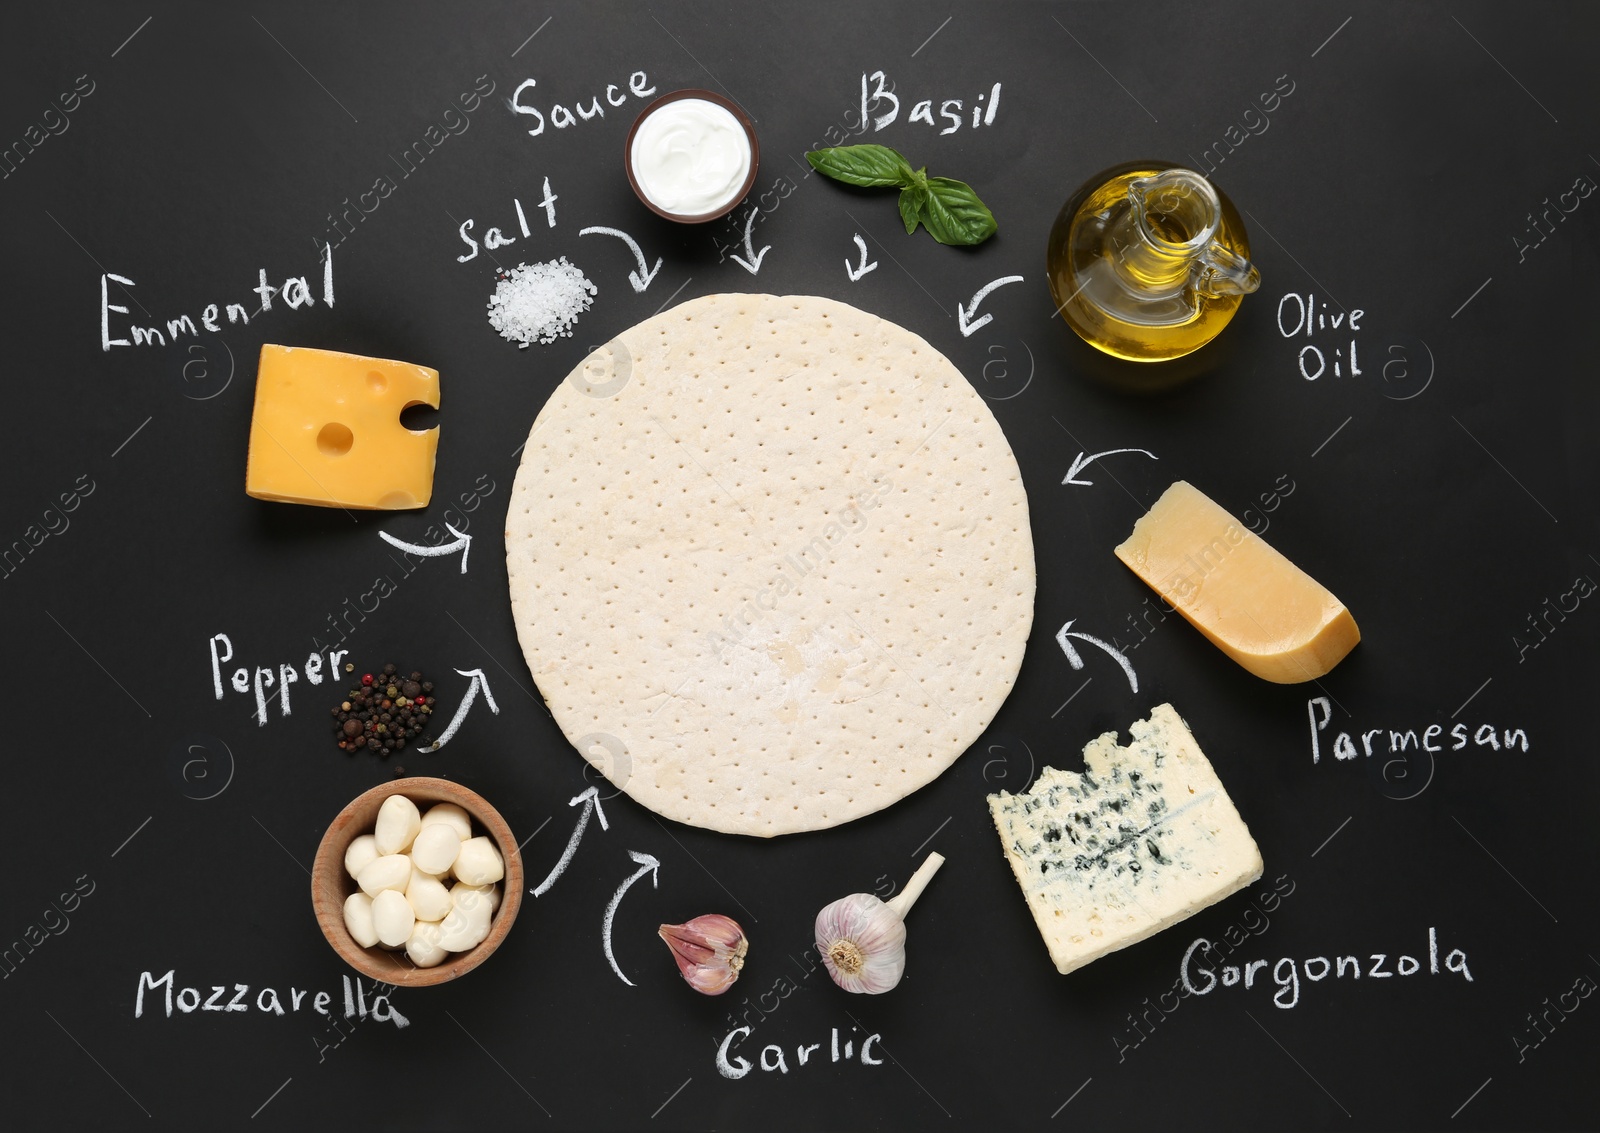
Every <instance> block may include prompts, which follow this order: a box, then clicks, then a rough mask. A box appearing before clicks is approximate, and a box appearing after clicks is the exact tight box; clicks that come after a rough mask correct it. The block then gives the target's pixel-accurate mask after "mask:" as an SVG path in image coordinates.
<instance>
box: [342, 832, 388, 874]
mask: <svg viewBox="0 0 1600 1133" xmlns="http://www.w3.org/2000/svg"><path fill="white" fill-rule="evenodd" d="M379 856H380V855H379V854H378V840H377V839H376V838H374V837H373V836H372V835H371V834H363V835H361V836H360V837H358V838H356V839H355V840H354V841H352V842H351V843H350V847H349V849H347V850H345V852H344V871H345V872H346V873H348V874H349V875H350V876H351V877H357V876H359V875H360V873H361V871H362V870H364V869H366V868H367V866H369V865H371V864H372V863H373V862H374V861H376V860H377V859H378V857H379Z"/></svg>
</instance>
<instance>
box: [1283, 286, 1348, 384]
mask: <svg viewBox="0 0 1600 1133" xmlns="http://www.w3.org/2000/svg"><path fill="white" fill-rule="evenodd" d="M1291 301H1292V302H1293V304H1294V305H1293V307H1291V306H1290V302H1291ZM1365 314H1366V312H1365V311H1363V310H1362V309H1361V308H1359V307H1357V308H1356V309H1355V310H1353V311H1350V312H1349V313H1348V314H1347V313H1346V312H1344V311H1342V310H1341V311H1337V312H1334V311H1331V310H1329V309H1328V304H1327V303H1326V302H1324V303H1323V304H1322V308H1321V310H1318V309H1317V297H1316V296H1315V295H1314V294H1312V293H1311V292H1309V291H1308V292H1307V293H1306V294H1305V295H1303V296H1302V295H1298V294H1296V293H1295V292H1293V291H1291V292H1289V293H1288V294H1287V295H1285V296H1284V297H1283V298H1282V299H1279V300H1278V333H1279V334H1281V335H1283V337H1284V338H1293V337H1295V335H1297V334H1302V333H1303V334H1304V335H1305V336H1306V337H1307V338H1310V337H1311V336H1312V335H1314V334H1316V332H1317V331H1319V330H1320V331H1328V330H1334V331H1337V330H1341V329H1344V330H1348V332H1349V334H1350V340H1349V348H1350V357H1349V366H1350V376H1351V377H1355V378H1359V377H1360V376H1361V368H1360V365H1359V363H1358V355H1357V353H1356V339H1355V336H1356V334H1357V333H1358V332H1359V331H1360V330H1361V317H1362V316H1363V315H1365ZM1286 320H1287V321H1286ZM1344 351H1345V348H1344V347H1343V346H1338V347H1335V348H1334V351H1333V376H1334V377H1336V378H1341V377H1343V376H1344V366H1345V362H1346V359H1345V355H1344ZM1298 364H1299V367H1300V376H1301V377H1302V378H1304V379H1305V380H1306V381H1308V382H1314V381H1316V380H1317V379H1318V378H1320V377H1322V375H1323V374H1325V373H1326V372H1327V370H1328V356H1327V354H1326V353H1324V351H1323V349H1322V347H1320V346H1316V345H1314V344H1311V343H1307V344H1306V345H1305V346H1302V347H1301V348H1300V355H1299V358H1298Z"/></svg>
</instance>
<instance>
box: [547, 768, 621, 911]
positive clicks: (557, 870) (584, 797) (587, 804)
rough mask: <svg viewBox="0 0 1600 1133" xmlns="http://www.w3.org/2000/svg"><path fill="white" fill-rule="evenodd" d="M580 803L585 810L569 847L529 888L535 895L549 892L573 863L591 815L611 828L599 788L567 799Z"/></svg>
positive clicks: (592, 788) (573, 831) (574, 829)
mask: <svg viewBox="0 0 1600 1133" xmlns="http://www.w3.org/2000/svg"><path fill="white" fill-rule="evenodd" d="M579 803H582V804H583V810H582V812H580V813H579V815H578V824H577V825H576V826H575V827H573V830H572V837H571V838H569V839H567V848H566V849H565V850H563V851H562V852H561V860H560V861H558V862H556V864H555V865H554V866H552V867H551V869H550V872H549V874H547V875H546V877H545V879H544V880H543V881H541V882H540V883H539V884H538V885H536V886H534V887H533V888H532V889H530V890H528V892H529V893H532V894H533V895H534V896H535V897H543V896H544V895H545V894H546V893H548V892H549V891H550V887H551V886H552V885H554V884H555V883H556V882H557V881H558V880H559V879H560V877H561V875H562V874H563V873H565V872H566V871H567V866H569V865H571V864H572V857H573V855H574V854H576V853H577V852H578V843H579V842H580V841H582V840H583V832H584V831H585V830H587V829H588V828H589V818H590V816H591V815H594V816H598V817H599V819H600V829H601V830H609V829H611V826H610V824H609V823H607V822H606V812H605V808H603V807H602V806H601V805H600V790H599V788H597V787H590V788H588V789H587V790H585V791H583V792H582V793H581V794H578V795H575V796H573V797H572V798H570V799H568V800H567V805H568V806H577V805H578V804H579Z"/></svg>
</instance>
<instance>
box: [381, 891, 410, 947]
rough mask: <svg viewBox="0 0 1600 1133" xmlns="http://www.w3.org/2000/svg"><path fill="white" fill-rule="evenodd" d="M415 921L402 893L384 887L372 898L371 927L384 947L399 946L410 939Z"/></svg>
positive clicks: (408, 902) (408, 903)
mask: <svg viewBox="0 0 1600 1133" xmlns="http://www.w3.org/2000/svg"><path fill="white" fill-rule="evenodd" d="M416 921H417V915H416V914H415V913H414V912H412V911H411V902H410V901H407V900H406V895H405V894H404V893H401V892H399V891H398V890H394V889H385V890H384V891H383V892H382V893H379V894H378V895H377V896H376V897H374V898H373V899H372V927H373V928H374V929H376V930H377V932H378V939H379V940H380V941H382V942H383V946H384V947H385V948H399V947H401V946H402V945H404V944H405V942H406V941H408V940H410V939H411V930H412V928H413V927H414V926H415V925H416Z"/></svg>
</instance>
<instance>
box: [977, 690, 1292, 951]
mask: <svg viewBox="0 0 1600 1133" xmlns="http://www.w3.org/2000/svg"><path fill="white" fill-rule="evenodd" d="M1128 731H1129V733H1130V734H1131V735H1132V737H1133V738H1132V741H1131V742H1130V743H1128V744H1127V745H1126V746H1118V744H1117V735H1116V733H1115V732H1107V733H1106V734H1105V735H1103V736H1101V737H1099V738H1098V739H1096V740H1095V741H1093V742H1092V743H1090V744H1089V745H1088V746H1087V747H1086V748H1084V749H1083V757H1084V766H1085V770H1084V772H1083V773H1082V774H1078V773H1077V772H1074V771H1061V770H1059V769H1057V768H1054V767H1046V768H1045V769H1044V772H1043V773H1042V774H1041V775H1040V776H1039V780H1038V782H1037V783H1035V784H1034V786H1033V789H1032V790H1030V791H1028V792H1026V793H1025V794H1020V795H1013V794H1009V793H1007V792H1005V791H1002V792H1001V793H1000V794H998V795H990V796H989V809H990V811H991V812H992V813H993V815H994V822H995V826H996V828H998V830H999V831H1000V843H1001V847H1002V848H1003V849H1004V851H1005V855H1006V860H1007V861H1009V862H1010V863H1011V869H1012V872H1014V873H1015V874H1016V876H1017V883H1018V884H1019V885H1021V886H1022V892H1023V895H1024V896H1025V897H1026V898H1027V901H1028V908H1029V909H1030V910H1031V911H1032V913H1033V918H1034V920H1035V921H1036V922H1038V925H1039V932H1040V933H1041V934H1042V935H1043V936H1044V941H1045V944H1046V945H1047V946H1048V947H1049V949H1050V958H1051V960H1053V961H1055V965H1056V969H1057V970H1058V971H1060V972H1061V973H1062V974H1066V973H1067V972H1071V971H1074V970H1076V969H1078V968H1081V967H1083V966H1084V965H1085V964H1087V963H1089V962H1090V961H1091V960H1097V959H1099V958H1100V957H1101V956H1104V955H1105V954H1106V953H1108V952H1115V951H1116V950H1117V949H1119V948H1126V947H1127V946H1128V945H1130V944H1134V943H1137V942H1138V941H1141V940H1144V939H1145V938H1146V937H1149V936H1153V935H1155V934H1156V933H1158V932H1160V931H1161V930H1162V929H1164V928H1166V927H1167V926H1168V925H1172V924H1176V923H1177V922H1178V921H1181V920H1183V919H1184V918H1186V917H1190V916H1193V915H1194V914H1195V913H1197V912H1199V911H1200V910H1201V909H1204V908H1205V907H1206V906H1208V905H1213V904H1215V903H1216V902H1218V901H1220V900H1222V899H1223V898H1224V897H1227V896H1228V895H1229V894H1231V893H1236V892H1238V891H1239V890H1240V889H1243V888H1244V887H1245V886H1247V885H1249V884H1250V883H1252V882H1254V881H1256V880H1257V879H1258V878H1260V876H1261V852H1260V851H1259V850H1258V849H1257V848H1256V844H1255V840H1254V839H1252V838H1251V837H1250V831H1249V830H1248V829H1247V828H1246V827H1245V824H1244V820H1243V819H1241V818H1240V817H1239V812H1238V811H1237V810H1235V809H1234V806H1233V800H1231V799H1230V798H1228V793H1227V791H1225V790H1223V787H1222V783H1221V781H1220V780H1219V779H1218V778H1217V774H1216V772H1215V771H1213V770H1212V769H1211V764H1210V763H1209V762H1208V761H1207V759H1206V757H1205V753H1204V752H1202V751H1201V750H1200V745H1199V744H1197V743H1195V739H1194V736H1193V735H1191V734H1190V732H1189V728H1188V726H1187V725H1186V724H1185V723H1184V722H1183V720H1182V718H1180V717H1179V716H1178V713H1177V712H1176V711H1175V710H1174V709H1173V707H1172V705H1170V704H1162V705H1159V706H1157V707H1156V708H1155V709H1154V711H1152V712H1151V713H1150V718H1149V719H1148V720H1140V721H1137V722H1136V723H1134V724H1133V725H1131V726H1130V727H1129V729H1128Z"/></svg>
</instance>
